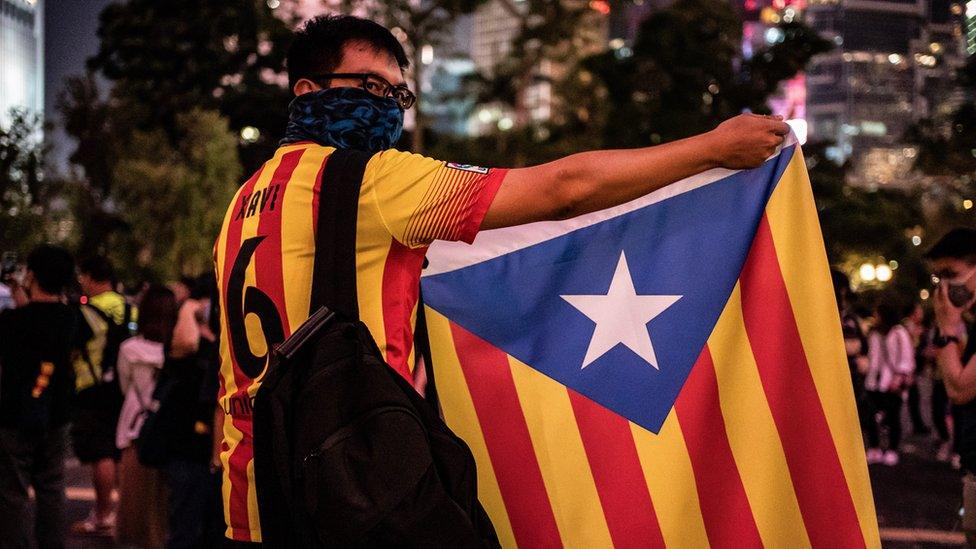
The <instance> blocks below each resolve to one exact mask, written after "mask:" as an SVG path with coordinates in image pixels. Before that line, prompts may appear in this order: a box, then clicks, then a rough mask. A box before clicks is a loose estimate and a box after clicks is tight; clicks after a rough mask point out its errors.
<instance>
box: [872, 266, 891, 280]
mask: <svg viewBox="0 0 976 549" xmlns="http://www.w3.org/2000/svg"><path fill="white" fill-rule="evenodd" d="M874 276H875V277H876V278H877V279H878V282H888V281H889V280H891V276H892V273H891V267H889V266H887V265H885V264H881V265H876V266H875V267H874Z"/></svg>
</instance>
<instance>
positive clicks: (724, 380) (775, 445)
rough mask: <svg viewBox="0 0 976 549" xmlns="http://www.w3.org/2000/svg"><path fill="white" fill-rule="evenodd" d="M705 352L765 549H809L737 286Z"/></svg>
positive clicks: (737, 464)
mask: <svg viewBox="0 0 976 549" xmlns="http://www.w3.org/2000/svg"><path fill="white" fill-rule="evenodd" d="M708 348H709V350H710V351H711V353H712V361H713V362H714V364H715V376H716V378H717V379H718V395H719V402H720V405H721V407H722V417H723V418H724V420H725V430H726V432H727V433H728V436H729V444H730V445H731V447H732V455H733V456H734V457H735V463H736V466H737V467H738V469H739V475H740V476H741V477H742V484H743V486H744V487H745V490H746V497H747V498H748V499H749V506H750V507H751V508H752V513H753V516H754V517H755V520H756V526H757V527H758V528H759V535H760V537H762V541H763V544H764V545H766V546H768V547H796V548H801V547H810V538H809V537H808V536H807V532H806V528H805V526H804V523H803V515H802V513H801V512H800V504H799V502H798V501H797V498H796V493H795V492H794V491H793V482H792V480H791V479H790V470H789V466H788V465H787V463H786V454H785V452H784V451H783V445H782V443H781V442H780V439H779V432H778V431H777V429H776V424H775V422H774V420H773V414H772V412H771V411H770V409H769V404H768V403H767V402H766V394H765V392H764V391H763V387H762V381H761V380H760V378H759V369H758V367H757V366H756V359H755V357H754V356H753V355H752V348H751V346H750V343H749V336H748V335H747V334H746V328H745V323H744V321H743V318H742V294H741V293H740V289H739V285H738V284H736V285H735V288H734V289H733V290H732V295H731V296H729V301H728V303H727V304H726V305H725V309H724V310H723V311H722V315H721V316H720V317H719V320H718V322H717V323H716V325H715V330H714V331H713V332H712V335H711V337H710V338H709V340H708Z"/></svg>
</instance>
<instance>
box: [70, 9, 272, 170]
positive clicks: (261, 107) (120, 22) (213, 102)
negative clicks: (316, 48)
mask: <svg viewBox="0 0 976 549" xmlns="http://www.w3.org/2000/svg"><path fill="white" fill-rule="evenodd" d="M98 36H99V38H100V40H101V43H100V46H99V51H98V54H97V55H96V56H95V57H93V58H92V59H90V60H89V67H90V68H91V69H92V70H95V71H100V72H101V73H102V74H104V75H105V77H106V78H108V79H109V80H111V81H112V82H113V84H114V86H113V89H112V96H113V98H114V99H115V100H116V101H117V102H118V103H119V106H120V107H122V108H124V109H126V110H127V111H128V116H129V117H130V118H131V119H133V120H135V121H136V123H137V125H138V126H139V128H140V129H141V130H152V129H156V128H161V129H164V130H165V131H166V132H167V133H168V135H169V137H170V139H171V140H172V141H173V142H174V143H175V142H176V141H178V140H179V139H181V138H182V136H181V135H179V128H180V125H179V124H178V122H177V119H178V117H179V116H180V115H181V114H182V113H186V112H189V111H190V110H191V109H195V108H200V109H212V110H217V111H219V112H220V113H221V114H222V115H223V116H225V117H226V118H227V119H228V120H229V123H230V128H231V129H232V130H234V131H235V132H239V131H240V130H241V129H242V128H244V127H246V126H253V127H255V128H257V129H258V130H259V131H260V135H261V137H260V138H259V140H258V141H257V142H254V143H246V142H243V141H242V143H241V146H240V153H241V157H242V158H243V159H244V164H245V167H246V168H247V169H248V170H249V171H250V170H253V169H255V168H256V167H257V166H258V165H259V164H260V163H261V162H263V161H264V160H265V159H266V158H267V157H269V156H270V155H271V152H272V151H273V150H274V149H275V148H276V147H277V144H278V140H279V139H280V138H281V137H282V135H283V134H284V129H285V124H286V122H287V105H288V101H289V98H290V93H289V91H288V90H287V89H286V86H285V85H284V84H285V82H286V81H287V79H286V78H285V77H284V75H283V74H282V68H283V66H284V56H285V52H286V48H287V45H288V43H289V42H290V39H291V30H290V28H289V26H288V24H287V23H286V22H285V21H282V20H281V19H279V18H278V17H276V16H275V13H274V10H272V9H271V8H270V7H268V2H266V1H265V0H171V1H168V2H159V1H158V0H130V1H128V2H125V3H115V4H110V5H109V6H108V7H107V8H105V10H104V11H103V12H102V14H101V16H100V24H99V29H98Z"/></svg>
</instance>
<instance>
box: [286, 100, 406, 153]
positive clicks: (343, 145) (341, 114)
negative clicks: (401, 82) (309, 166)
mask: <svg viewBox="0 0 976 549" xmlns="http://www.w3.org/2000/svg"><path fill="white" fill-rule="evenodd" d="M402 132H403V109H401V108H400V105H398V104H397V102H396V101H394V100H393V99H391V98H389V97H377V96H375V95H373V94H371V93H369V92H367V91H366V90H364V89H362V88H328V89H324V90H318V91H315V92H310V93H306V94H303V95H299V96H298V97H296V98H295V99H293V100H292V102H291V104H290V105H289V106H288V127H287V128H286V129H285V138H284V139H282V140H281V144H282V145H287V144H289V143H295V142H298V141H314V142H316V143H318V144H319V145H326V146H331V147H336V148H339V149H353V150H359V151H366V152H373V153H375V152H379V151H382V150H386V149H390V148H392V147H393V145H395V144H396V142H397V140H398V139H400V134H401V133H402Z"/></svg>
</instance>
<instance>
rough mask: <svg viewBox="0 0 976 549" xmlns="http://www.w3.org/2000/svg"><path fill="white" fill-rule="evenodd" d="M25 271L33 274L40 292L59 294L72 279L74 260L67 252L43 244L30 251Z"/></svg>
mask: <svg viewBox="0 0 976 549" xmlns="http://www.w3.org/2000/svg"><path fill="white" fill-rule="evenodd" d="M27 269H28V270H30V272H32V273H34V280H36V281H37V284H38V285H39V286H40V287H41V289H42V290H44V291H45V292H47V293H49V294H60V293H61V292H63V291H64V289H65V288H67V287H68V285H69V284H71V281H72V280H73V279H74V276H75V260H74V258H73V257H71V253H69V252H68V250H65V249H64V248H59V247H58V246H50V245H47V244H44V245H41V246H38V247H36V248H34V249H33V250H31V252H30V254H29V255H28V256H27Z"/></svg>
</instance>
